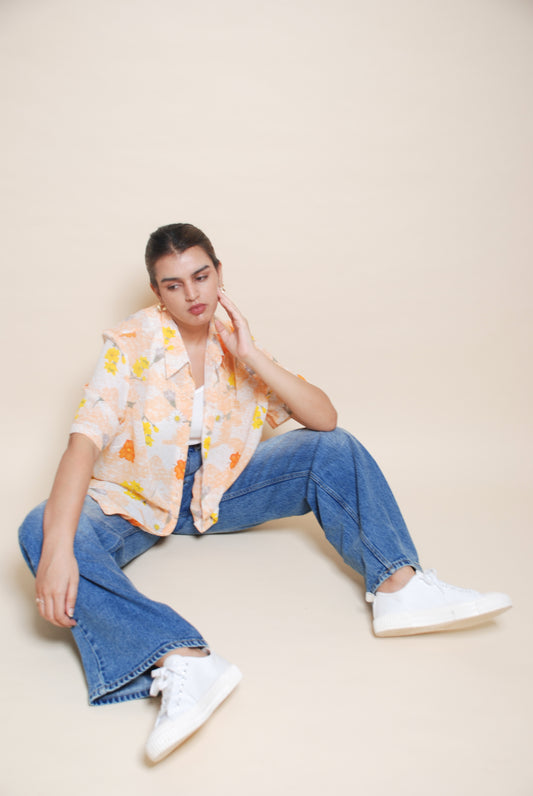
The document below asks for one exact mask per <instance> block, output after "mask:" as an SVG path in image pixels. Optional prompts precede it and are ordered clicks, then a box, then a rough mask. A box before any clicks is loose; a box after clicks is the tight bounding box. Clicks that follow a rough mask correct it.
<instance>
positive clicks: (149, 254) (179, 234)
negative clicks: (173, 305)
mask: <svg viewBox="0 0 533 796" xmlns="http://www.w3.org/2000/svg"><path fill="white" fill-rule="evenodd" d="M192 246H200V248H201V249H203V250H204V252H205V253H206V254H207V256H208V257H209V258H210V260H211V261H212V263H213V265H214V266H215V268H217V269H218V266H219V265H220V260H219V259H218V257H217V256H216V254H215V250H214V248H213V244H212V243H211V241H210V240H209V238H208V237H207V235H204V233H203V232H202V230H201V229H198V227H195V226H193V225H192V224H167V225H166V226H165V227H159V229H156V231H155V232H152V234H151V235H150V237H149V238H148V243H147V244H146V252H145V255H144V259H145V262H146V269H147V271H148V275H149V277H150V284H152V285H154V287H157V281H156V278H155V264H156V262H157V261H158V260H159V259H161V257H164V256H165V255H167V254H182V253H183V252H184V251H186V250H187V249H190V248H191V247H192Z"/></svg>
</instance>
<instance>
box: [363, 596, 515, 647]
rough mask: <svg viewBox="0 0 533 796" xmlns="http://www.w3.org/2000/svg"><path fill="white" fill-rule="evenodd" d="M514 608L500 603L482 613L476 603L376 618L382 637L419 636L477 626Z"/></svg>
mask: <svg viewBox="0 0 533 796" xmlns="http://www.w3.org/2000/svg"><path fill="white" fill-rule="evenodd" d="M509 608H512V603H511V602H510V601H509V602H508V603H507V604H500V605H498V606H494V607H493V608H487V610H485V611H483V612H479V610H478V608H477V606H476V605H475V604H473V605H472V604H467V605H459V606H447V607H446V610H444V609H443V610H442V611H441V612H437V611H430V612H427V613H426V614H424V613H420V614H418V615H415V616H413V614H389V615H386V616H383V617H379V618H378V619H374V635H376V636H378V637H379V638H385V637H387V636H416V635H419V634H422V633H438V632H440V631H446V630H460V629H462V628H467V627H475V626H476V625H479V624H482V623H483V622H486V621H488V620H490V619H493V618H494V617H495V616H498V615H499V614H502V613H503V612H504V611H508V610H509Z"/></svg>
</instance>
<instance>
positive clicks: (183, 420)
mask: <svg viewBox="0 0 533 796" xmlns="http://www.w3.org/2000/svg"><path fill="white" fill-rule="evenodd" d="M194 390H195V385H194V381H193V378H192V373H191V369H190V365H189V360H188V356H187V352H186V350H185V346H184V345H183V341H182V339H181V336H180V333H179V330H178V327H177V326H176V324H175V323H174V321H173V320H172V318H171V317H170V315H169V314H168V313H167V312H166V311H162V312H159V311H158V309H157V308H156V307H155V306H154V307H149V308H147V309H145V310H141V311H140V312H138V313H136V314H135V315H132V316H131V317H130V318H128V319H126V320H125V321H124V322H123V323H122V324H120V325H119V326H117V327H116V328H114V329H111V330H108V331H106V332H104V348H103V351H102V354H101V357H100V360H99V362H98V365H97V367H96V370H95V373H94V375H93V377H92V379H91V381H90V383H89V384H88V385H87V387H86V389H85V394H84V397H83V401H82V402H81V404H80V407H79V409H78V413H77V415H76V417H75V419H74V423H73V425H72V427H71V432H77V433H81V434H85V435H86V436H87V437H89V438H90V439H91V440H92V441H93V442H94V443H95V445H96V446H97V447H98V448H99V450H100V455H99V456H98V458H97V460H96V463H95V466H94V471H93V478H92V479H91V483H90V486H89V495H91V497H93V498H94V499H95V500H96V501H97V502H98V503H99V504H100V506H101V508H102V510H103V511H104V512H105V513H107V514H121V515H122V516H124V517H126V519H128V520H129V521H130V522H132V523H133V524H134V525H138V526H139V527H141V528H143V529H144V530H146V531H148V532H150V533H155V534H157V535H160V536H165V535H167V534H170V533H172V531H173V530H174V527H175V525H176V522H177V518H178V516H179V510H180V504H181V496H182V491H183V478H184V475H185V466H186V461H187V451H188V444H189V434H190V419H191V417H192V406H193V399H194ZM204 396H205V402H204V417H203V431H202V453H203V465H202V467H201V468H200V470H199V471H198V472H197V473H196V476H195V479H194V484H193V497H192V501H191V512H192V515H193V519H194V524H195V526H196V528H197V529H198V531H199V532H200V533H201V532H203V531H206V530H207V529H208V528H210V527H211V526H212V525H213V524H214V523H216V521H217V519H218V505H219V503H220V499H221V497H222V495H223V494H224V492H225V491H226V490H227V489H228V487H230V486H231V484H232V483H233V482H234V481H235V480H236V479H237V478H238V476H239V475H240V473H241V472H242V471H243V470H244V468H245V467H246V465H247V464H248V462H249V461H250V459H251V457H252V456H253V453H254V451H255V449H256V447H257V445H258V444H259V441H260V439H261V432H262V427H263V424H264V422H265V421H267V422H268V423H269V424H270V425H271V426H272V427H276V426H278V425H279V424H280V423H283V422H284V421H285V420H287V418H288V417H289V411H288V409H287V407H286V406H284V405H283V404H282V402H281V401H280V400H279V399H278V398H277V396H275V395H273V394H271V393H270V391H269V389H268V387H267V385H266V384H265V383H264V382H262V381H261V380H260V379H259V378H257V377H256V376H255V374H254V373H253V372H251V371H250V370H249V369H248V368H246V367H244V365H242V364H241V363H240V362H239V361H238V360H236V359H234V358H233V357H232V355H231V354H230V353H229V351H227V350H226V349H225V348H224V347H223V345H222V342H221V340H220V338H219V337H218V335H217V333H216V329H215V326H214V324H212V325H211V327H210V331H209V339H208V343H207V348H206V370H205V384H204Z"/></svg>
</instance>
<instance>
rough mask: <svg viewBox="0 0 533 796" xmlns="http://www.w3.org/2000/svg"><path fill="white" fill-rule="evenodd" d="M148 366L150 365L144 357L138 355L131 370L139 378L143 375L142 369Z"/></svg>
mask: <svg viewBox="0 0 533 796" xmlns="http://www.w3.org/2000/svg"><path fill="white" fill-rule="evenodd" d="M149 367H150V363H149V362H148V360H147V359H146V357H139V359H138V360H137V362H134V363H133V367H132V370H133V372H134V373H135V375H136V376H138V377H139V378H141V376H142V375H143V371H144V370H146V368H149Z"/></svg>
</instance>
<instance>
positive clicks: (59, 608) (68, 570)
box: [35, 545, 80, 627]
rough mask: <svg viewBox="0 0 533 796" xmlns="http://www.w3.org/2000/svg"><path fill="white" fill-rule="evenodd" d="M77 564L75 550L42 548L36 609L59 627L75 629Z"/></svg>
mask: <svg viewBox="0 0 533 796" xmlns="http://www.w3.org/2000/svg"><path fill="white" fill-rule="evenodd" d="M79 577H80V576H79V571H78V562H77V561H76V557H75V555H74V553H73V552H72V550H66V549H65V550H63V549H57V548H56V549H55V550H53V551H52V552H50V553H49V552H48V551H47V550H46V545H45V546H44V547H43V552H42V555H41V560H40V562H39V566H38V568H37V575H36V578H35V595H36V600H37V607H38V609H39V613H40V614H41V616H42V617H43V619H46V620H48V622H51V623H52V624H53V625H56V626H57V627H74V625H75V624H76V621H75V620H74V619H73V618H72V616H73V614H74V607H75V605H76V595H77V593H78V583H79Z"/></svg>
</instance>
